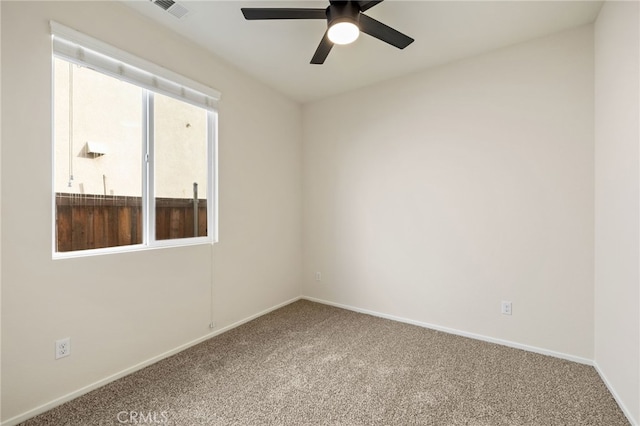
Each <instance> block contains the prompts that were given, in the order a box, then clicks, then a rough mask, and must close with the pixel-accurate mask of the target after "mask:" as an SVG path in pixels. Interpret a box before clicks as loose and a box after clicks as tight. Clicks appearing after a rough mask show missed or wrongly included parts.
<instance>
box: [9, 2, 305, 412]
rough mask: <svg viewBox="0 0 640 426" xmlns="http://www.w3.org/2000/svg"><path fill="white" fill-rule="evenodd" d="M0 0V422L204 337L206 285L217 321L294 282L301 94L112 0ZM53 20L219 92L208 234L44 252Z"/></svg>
mask: <svg viewBox="0 0 640 426" xmlns="http://www.w3.org/2000/svg"><path fill="white" fill-rule="evenodd" d="M0 7H1V8H2V23H1V31H2V49H1V50H2V56H3V58H2V59H3V69H2V87H3V91H2V122H3V123H4V124H5V125H4V126H3V127H2V164H1V166H2V176H1V181H2V212H1V213H2V219H3V221H2V229H1V232H2V240H1V247H2V253H3V258H2V271H1V279H2V348H3V352H2V373H3V375H2V416H3V417H2V418H3V420H5V421H6V420H7V419H12V418H14V420H15V419H16V418H17V419H20V418H22V417H20V416H22V415H25V414H26V415H29V414H33V413H35V412H37V411H38V410H39V409H42V408H38V407H40V406H41V405H43V404H49V403H50V402H52V401H54V400H56V399H58V398H64V397H65V395H67V394H70V393H72V392H76V391H78V390H79V389H81V388H83V387H84V386H89V385H91V384H93V383H95V382H98V381H100V380H102V379H104V378H106V377H108V376H110V375H112V374H117V373H119V372H122V371H125V370H127V369H129V368H132V367H135V366H136V365H137V364H138V363H141V362H145V361H146V360H149V359H152V358H154V357H157V356H160V355H161V354H163V353H166V352H167V351H171V350H173V349H175V348H177V347H180V346H181V345H183V344H186V343H188V342H192V341H194V340H197V339H200V338H203V337H204V336H206V335H207V334H208V333H210V330H209V328H208V325H209V322H210V321H211V320H210V304H211V302H210V300H211V293H210V291H211V290H210V289H211V285H212V284H213V289H214V293H213V305H214V309H213V319H214V321H215V322H216V325H217V329H220V328H223V327H226V326H229V325H230V324H233V323H235V322H237V321H241V320H244V319H246V318H248V317H250V316H253V315H255V314H257V313H259V312H261V311H263V310H265V309H269V308H271V307H273V306H276V305H278V304H281V303H283V302H285V301H288V300H291V299H292V298H295V297H297V296H298V295H299V294H300V288H299V282H300V266H299V265H300V264H301V257H300V252H301V185H300V173H301V172H300V155H301V143H300V141H301V109H300V106H299V105H298V104H296V103H294V102H292V101H290V100H288V99H286V98H284V97H282V96H281V95H279V94H278V93H276V92H274V91H273V90H271V89H269V88H267V87H265V86H264V85H262V84H260V83H257V82H256V81H255V80H253V79H251V78H248V77H246V76H244V74H243V73H241V72H239V71H238V70H237V69H234V68H232V67H231V66H229V65H227V64H226V63H225V62H223V61H221V60H219V59H217V58H215V57H214V56H213V55H211V54H210V53H209V52H207V51H204V50H203V49H201V48H199V47H196V46H195V45H193V44H191V43H189V42H187V41H185V40H184V39H181V38H179V37H177V36H176V35H175V34H173V33H171V32H169V31H167V30H165V29H164V28H163V27H160V26H158V25H155V24H153V23H152V22H151V21H149V20H148V19H146V18H141V17H138V16H136V15H135V14H134V13H132V11H131V9H130V8H128V7H126V6H123V5H121V4H118V3H117V2H112V1H108V2H72V3H65V2H4V1H3V2H1V3H0ZM50 19H53V20H56V21H58V22H60V23H61V24H64V25H67V26H69V27H72V28H75V29H77V30H79V31H82V32H84V33H86V34H88V35H90V36H92V37H96V38H98V39H100V40H103V41H105V42H107V43H110V44H112V45H114V46H115V47H118V48H120V49H123V50H126V51H128V52H130V53H132V54H135V55H138V56H140V57H142V58H143V59H146V60H148V61H151V62H154V63H156V64H158V65H161V66H164V67H166V68H169V69H171V70H172V71H175V72H177V73H180V74H183V75H185V76H186V77H188V78H191V79H193V80H196V81H199V82H201V83H203V84H205V85H208V86H211V87H213V88H215V89H217V90H219V91H220V92H221V93H222V97H223V99H222V102H221V106H220V109H219V142H220V144H219V158H220V164H219V185H220V194H219V196H220V243H218V244H216V245H215V246H213V247H212V246H210V245H200V246H190V247H181V248H166V249H156V250H151V251H141V252H131V253H122V254H112V255H103V256H97V257H85V258H75V259H62V260H55V261H53V260H51V247H52V198H51V192H52V191H51V190H52V184H51V176H52V166H51V164H52V149H51V101H50V93H51V37H50V34H49V20H50ZM114 29H117V31H114ZM9 183H11V184H9ZM212 259H213V262H212ZM212 274H213V279H212ZM63 337H71V348H72V354H71V356H70V357H68V358H64V359H61V360H58V361H56V360H54V341H55V340H56V339H59V338H63ZM58 401H59V400H58ZM45 407H46V406H45ZM16 416H18V417H16Z"/></svg>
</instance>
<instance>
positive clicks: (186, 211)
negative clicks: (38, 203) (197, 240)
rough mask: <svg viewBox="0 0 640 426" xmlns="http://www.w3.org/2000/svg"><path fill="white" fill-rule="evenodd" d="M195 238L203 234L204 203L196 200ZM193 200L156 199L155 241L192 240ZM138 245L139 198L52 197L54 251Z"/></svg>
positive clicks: (204, 222) (140, 237)
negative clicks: (54, 217) (54, 204)
mask: <svg viewBox="0 0 640 426" xmlns="http://www.w3.org/2000/svg"><path fill="white" fill-rule="evenodd" d="M197 209H198V214H197V217H198V228H197V229H198V236H201V237H203V236H206V235H207V201H206V200H199V201H198V208H197ZM194 210H195V208H194V201H193V199H189V198H156V239H157V240H166V239H175V238H188V237H193V236H194V233H195V227H194ZM141 243H142V199H141V198H140V197H123V196H102V195H80V194H67V193H57V194H56V249H57V251H58V252H65V251H75V250H86V249H94V248H104V247H116V246H125V245H132V244H141Z"/></svg>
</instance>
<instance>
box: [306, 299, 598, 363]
mask: <svg viewBox="0 0 640 426" xmlns="http://www.w3.org/2000/svg"><path fill="white" fill-rule="evenodd" d="M301 299H305V300H309V301H311V302H317V303H322V304H324V305H329V306H335V307H336V308H342V309H347V310H349V311H354V312H359V313H362V314H367V315H372V316H374V317H380V318H385V319H390V320H393V321H398V322H403V323H406V324H411V325H417V326H419V327H424V328H429V329H431V330H437V331H442V332H445V333H449V334H455V335H457V336H463V337H469V338H471V339H476V340H482V341H485V342H489V343H495V344H498V345H502V346H508V347H510V348H515V349H522V350H525V351H528V352H534V353H537V354H541V355H548V356H552V357H555V358H561V359H566V360H568V361H573V362H577V363H580V364H586V365H593V360H591V359H587V358H582V357H579V356H575V355H569V354H565V353H562V352H556V351H551V350H548V349H544V348H538V347H536V346H529V345H524V344H521V343H517V342H512V341H509V340H502V339H496V338H494V337H489V336H484V335H482V334H475V333H469V332H467V331H462V330H457V329H454V328H449V327H442V326H440V325H436V324H429V323H426V322H422V321H415V320H412V319H408V318H403V317H397V316H395V315H388V314H383V313H381V312H376V311H371V310H368V309H361V308H357V307H355V306H349V305H343V304H341V303H334V302H330V301H328V300H322V299H317V298H315V297H308V296H302V297H301Z"/></svg>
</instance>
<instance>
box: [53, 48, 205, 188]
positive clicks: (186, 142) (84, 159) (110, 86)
mask: <svg viewBox="0 0 640 426" xmlns="http://www.w3.org/2000/svg"><path fill="white" fill-rule="evenodd" d="M142 92H143V91H142V89H140V88H139V87H136V86H134V85H132V84H129V83H125V82H122V81H119V80H117V79H115V78H113V77H110V76H107V75H104V74H101V73H99V72H96V71H94V70H92V69H89V68H85V67H79V66H77V65H75V64H70V63H69V62H67V61H65V60H62V59H56V60H55V61H54V93H55V101H54V105H55V107H54V135H55V138H54V146H55V157H54V170H55V172H54V176H55V191H56V192H66V193H72V194H98V195H118V196H133V197H140V196H141V194H142V143H143V135H144V130H145V129H144V128H143V127H144V122H143V109H142ZM70 98H71V99H72V102H70ZM154 116H155V119H154V142H155V143H154V146H155V150H154V153H155V161H154V163H155V165H156V168H155V195H156V196H157V197H167V198H192V197H193V183H194V182H196V183H198V198H200V199H206V198H207V195H206V194H207V187H208V185H207V164H208V163H207V155H206V154H207V112H206V110H205V109H203V108H199V107H196V106H193V105H191V104H187V103H185V102H182V101H179V100H176V99H173V98H170V97H167V96H164V95H159V94H156V95H155V97H154ZM70 127H72V132H70V131H69V128H70ZM89 142H97V143H99V144H100V145H101V146H102V147H104V149H105V151H106V154H104V155H98V156H96V155H92V154H91V153H90V152H88V145H87V143H89Z"/></svg>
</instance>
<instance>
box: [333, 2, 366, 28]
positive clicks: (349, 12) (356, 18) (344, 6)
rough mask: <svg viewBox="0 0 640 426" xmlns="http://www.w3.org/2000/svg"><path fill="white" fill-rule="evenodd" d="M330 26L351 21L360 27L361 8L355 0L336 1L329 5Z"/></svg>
mask: <svg viewBox="0 0 640 426" xmlns="http://www.w3.org/2000/svg"><path fill="white" fill-rule="evenodd" d="M327 21H328V23H329V27H331V26H333V25H334V24H337V23H339V22H351V23H353V24H355V25H356V26H358V27H360V8H359V7H358V4H357V3H356V2H353V1H335V2H331V5H330V6H329V7H327Z"/></svg>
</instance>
